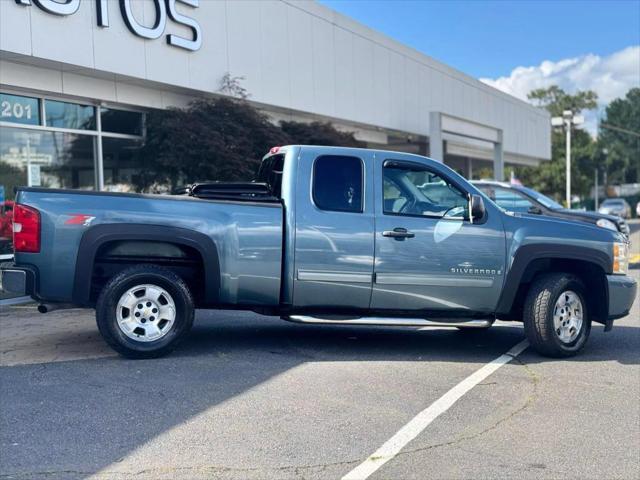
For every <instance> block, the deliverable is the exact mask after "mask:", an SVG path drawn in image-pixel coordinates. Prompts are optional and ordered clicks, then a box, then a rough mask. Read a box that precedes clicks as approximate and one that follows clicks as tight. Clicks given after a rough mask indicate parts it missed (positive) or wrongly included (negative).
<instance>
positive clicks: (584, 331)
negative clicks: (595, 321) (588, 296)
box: [523, 273, 591, 357]
mask: <svg viewBox="0 0 640 480" xmlns="http://www.w3.org/2000/svg"><path fill="white" fill-rule="evenodd" d="M584 292H585V288H584V285H583V283H582V282H581V281H580V279H578V278H577V277H576V276H574V275H571V274H566V273H553V274H548V275H543V276H541V277H538V278H537V279H536V280H535V281H534V282H533V284H532V285H531V288H530V289H529V293H528V294H527V298H526V301H525V306H524V318H523V320H524V330H525V333H526V335H527V338H528V340H529V343H530V344H531V346H532V347H533V348H534V349H535V350H536V351H538V352H539V353H541V354H543V355H547V356H550V357H569V356H572V355H575V354H576V353H578V352H579V351H580V350H582V348H583V347H584V345H585V343H586V342H587V339H588V338H589V333H590V332H591V319H590V318H589V312H588V311H587V304H586V301H585V297H584Z"/></svg>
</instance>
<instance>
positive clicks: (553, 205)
mask: <svg viewBox="0 0 640 480" xmlns="http://www.w3.org/2000/svg"><path fill="white" fill-rule="evenodd" d="M520 189H521V190H522V191H524V192H525V193H526V194H527V195H529V196H531V197H533V198H535V199H536V200H537V201H538V202H540V203H541V204H542V205H544V206H545V207H547V208H550V209H551V210H559V209H561V208H564V207H563V206H562V205H560V204H559V203H558V202H556V201H555V200H553V199H551V198H549V197H547V196H546V195H543V194H541V193H540V192H536V191H535V190H532V189H530V188H527V187H520Z"/></svg>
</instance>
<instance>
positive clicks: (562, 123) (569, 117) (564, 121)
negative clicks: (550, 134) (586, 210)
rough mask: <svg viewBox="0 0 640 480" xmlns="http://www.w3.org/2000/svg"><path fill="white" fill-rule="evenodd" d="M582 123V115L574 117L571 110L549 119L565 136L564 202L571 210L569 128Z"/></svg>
mask: <svg viewBox="0 0 640 480" xmlns="http://www.w3.org/2000/svg"><path fill="white" fill-rule="evenodd" d="M583 123H584V117H583V116H582V115H574V114H573V112H572V111H571V110H565V111H563V112H562V116H561V117H553V118H552V119H551V125H552V126H553V127H564V129H565V134H566V144H567V153H566V158H567V187H566V189H567V191H566V202H567V208H571V128H572V127H573V126H574V125H581V124H583Z"/></svg>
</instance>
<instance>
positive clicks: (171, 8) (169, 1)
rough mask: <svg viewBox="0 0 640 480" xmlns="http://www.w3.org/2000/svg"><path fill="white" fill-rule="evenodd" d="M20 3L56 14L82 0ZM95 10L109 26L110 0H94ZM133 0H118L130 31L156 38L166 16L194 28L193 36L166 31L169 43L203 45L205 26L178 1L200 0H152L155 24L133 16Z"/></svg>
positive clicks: (75, 7) (102, 24) (196, 1)
mask: <svg viewBox="0 0 640 480" xmlns="http://www.w3.org/2000/svg"><path fill="white" fill-rule="evenodd" d="M15 1H16V3H17V4H18V5H24V6H31V3H32V2H33V3H35V4H36V5H37V6H38V7H39V8H40V9H41V10H44V11H45V12H47V13H52V14H54V15H61V16H67V15H73V14H74V13H76V12H77V11H78V9H79V8H80V0H63V1H61V0H15ZM95 1H96V13H97V17H98V19H97V20H98V26H99V27H103V28H108V27H109V5H108V3H109V1H108V0H95ZM132 2H133V0H119V3H120V13H121V14H122V19H123V20H124V23H125V25H126V26H127V28H128V29H129V31H130V32H131V33H133V34H134V35H137V36H138V37H142V38H147V39H149V40H154V39H157V38H160V37H161V36H162V35H163V34H164V30H165V27H166V25H167V17H169V18H170V19H171V20H172V21H173V22H175V23H178V24H180V25H183V26H185V27H187V28H189V29H191V32H192V36H191V38H190V39H188V38H183V37H179V36H177V35H173V34H170V35H167V37H166V38H167V43H168V44H169V45H173V46H175V47H180V48H184V49H186V50H191V51H196V50H198V49H199V48H200V46H201V45H202V30H201V29H200V25H199V24H198V22H197V21H196V20H194V19H193V18H191V17H187V16H185V15H182V14H181V13H179V12H178V10H177V9H176V3H181V4H184V5H188V6H190V7H193V8H198V6H199V0H153V3H154V5H155V10H156V17H155V22H154V24H153V26H151V27H147V26H144V25H142V24H141V23H140V22H138V21H137V20H136V18H135V17H134V16H133V11H132V9H131V4H132Z"/></svg>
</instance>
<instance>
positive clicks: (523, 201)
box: [488, 187, 534, 213]
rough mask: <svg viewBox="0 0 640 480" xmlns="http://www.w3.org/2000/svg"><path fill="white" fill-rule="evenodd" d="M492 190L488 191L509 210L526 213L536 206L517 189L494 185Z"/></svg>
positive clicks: (492, 197)
mask: <svg viewBox="0 0 640 480" xmlns="http://www.w3.org/2000/svg"><path fill="white" fill-rule="evenodd" d="M492 190H493V192H490V193H488V195H489V197H490V198H491V199H492V200H493V201H494V202H496V203H497V204H498V205H499V206H501V207H502V208H504V209H505V210H507V211H509V212H520V213H526V212H528V211H529V209H530V208H531V207H533V206H534V205H533V202H532V201H531V200H529V199H528V198H527V197H525V196H524V195H523V194H521V193H520V192H518V191H516V190H511V189H509V188H502V187H492Z"/></svg>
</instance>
